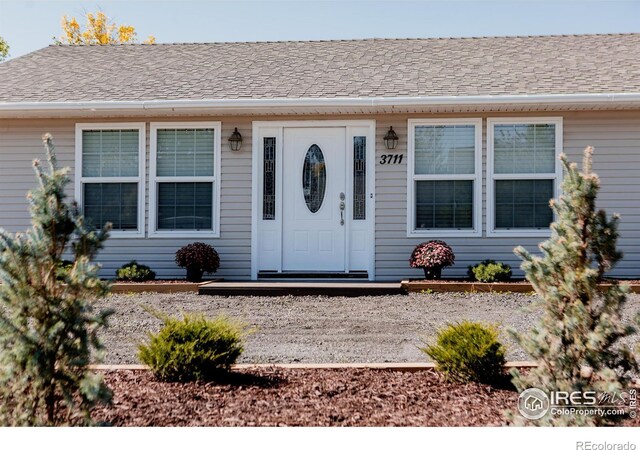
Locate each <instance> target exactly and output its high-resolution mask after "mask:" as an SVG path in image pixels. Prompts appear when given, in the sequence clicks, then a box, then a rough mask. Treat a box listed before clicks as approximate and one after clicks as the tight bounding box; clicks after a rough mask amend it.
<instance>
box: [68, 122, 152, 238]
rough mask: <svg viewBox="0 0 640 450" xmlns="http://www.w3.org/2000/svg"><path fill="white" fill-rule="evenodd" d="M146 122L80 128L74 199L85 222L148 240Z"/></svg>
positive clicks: (114, 232) (89, 125)
mask: <svg viewBox="0 0 640 450" xmlns="http://www.w3.org/2000/svg"><path fill="white" fill-rule="evenodd" d="M144 131H145V126H144V124H143V123H110V124H77V125H76V163H77V168H78V169H77V170H78V174H77V176H76V182H75V187H76V197H77V198H78V201H79V203H80V205H81V207H82V211H83V214H84V216H85V218H86V219H87V222H89V223H91V224H92V225H94V226H96V227H102V226H103V225H104V224H105V223H107V222H111V224H112V225H113V231H112V234H113V235H114V236H118V237H127V236H130V237H139V236H144V173H145V169H144V161H145V158H144V155H145V133H144Z"/></svg>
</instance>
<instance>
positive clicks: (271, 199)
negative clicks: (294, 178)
mask: <svg viewBox="0 0 640 450" xmlns="http://www.w3.org/2000/svg"><path fill="white" fill-rule="evenodd" d="M263 146H264V158H263V159H264V162H263V168H262V170H263V171H264V173H263V185H262V191H263V192H262V220H275V219H276V138H274V137H266V138H264V141H263Z"/></svg>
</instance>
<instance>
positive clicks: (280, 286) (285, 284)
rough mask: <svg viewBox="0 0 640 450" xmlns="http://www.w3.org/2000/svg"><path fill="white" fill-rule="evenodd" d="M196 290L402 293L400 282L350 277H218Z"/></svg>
mask: <svg viewBox="0 0 640 450" xmlns="http://www.w3.org/2000/svg"><path fill="white" fill-rule="evenodd" d="M198 293H199V294H200V295H222V296H231V295H245V296H261V297H272V296H285V295H295V296H301V295H326V296H333V297H336V296H341V297H359V296H363V295H398V294H406V292H405V291H404V290H403V289H402V286H401V285H400V283H375V282H353V281H336V282H326V281H325V282H317V281H295V282H292V281H245V282H239V281H236V282H231V281H222V282H212V283H204V284H201V285H200V286H199V288H198Z"/></svg>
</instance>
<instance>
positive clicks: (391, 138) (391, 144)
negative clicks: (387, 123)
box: [384, 127, 398, 150]
mask: <svg viewBox="0 0 640 450" xmlns="http://www.w3.org/2000/svg"><path fill="white" fill-rule="evenodd" d="M384 145H385V147H387V150H394V149H395V148H396V147H397V146H398V135H397V134H396V132H395V131H393V127H389V131H387V134H385V135H384Z"/></svg>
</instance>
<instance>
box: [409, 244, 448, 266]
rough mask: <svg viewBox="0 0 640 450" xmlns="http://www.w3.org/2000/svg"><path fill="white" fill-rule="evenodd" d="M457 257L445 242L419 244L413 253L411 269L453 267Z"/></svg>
mask: <svg viewBox="0 0 640 450" xmlns="http://www.w3.org/2000/svg"><path fill="white" fill-rule="evenodd" d="M455 260H456V257H455V255H454V254H453V250H452V249H451V247H449V246H448V245H447V243H446V242H444V241H438V240H434V241H428V242H423V243H422V244H419V245H418V246H417V247H416V248H415V249H414V250H413V253H411V259H409V264H410V266H411V267H418V268H427V269H433V268H436V267H447V266H452V265H453V263H454V262H455Z"/></svg>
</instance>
